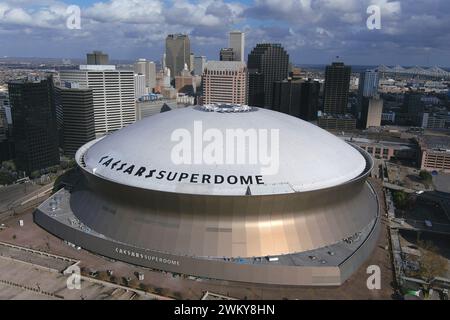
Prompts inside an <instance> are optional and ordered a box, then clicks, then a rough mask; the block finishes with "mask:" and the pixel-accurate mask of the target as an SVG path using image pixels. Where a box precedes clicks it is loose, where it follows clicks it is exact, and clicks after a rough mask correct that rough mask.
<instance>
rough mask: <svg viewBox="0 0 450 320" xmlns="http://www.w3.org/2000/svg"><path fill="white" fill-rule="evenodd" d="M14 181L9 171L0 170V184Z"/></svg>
mask: <svg viewBox="0 0 450 320" xmlns="http://www.w3.org/2000/svg"><path fill="white" fill-rule="evenodd" d="M13 182H14V177H13V176H12V175H11V173H9V172H5V171H0V185H5V184H11V183H13Z"/></svg>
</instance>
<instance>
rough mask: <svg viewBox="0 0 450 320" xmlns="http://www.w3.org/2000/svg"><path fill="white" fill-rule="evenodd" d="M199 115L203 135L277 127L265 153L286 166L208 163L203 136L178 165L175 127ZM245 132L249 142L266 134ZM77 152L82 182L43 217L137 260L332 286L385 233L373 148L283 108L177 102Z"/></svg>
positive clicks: (235, 277)
mask: <svg viewBox="0 0 450 320" xmlns="http://www.w3.org/2000/svg"><path fill="white" fill-rule="evenodd" d="M199 123H201V125H202V130H203V133H205V132H208V130H210V129H211V130H215V131H209V132H210V133H211V132H215V133H216V134H220V133H222V134H223V136H224V137H225V136H226V134H227V133H228V131H227V130H230V129H235V130H241V131H238V132H241V133H243V134H248V133H250V132H253V131H252V130H256V131H255V132H258V133H261V132H272V131H273V130H275V131H274V132H276V133H277V135H276V136H277V138H278V140H276V141H275V140H271V145H270V148H269V150H266V151H270V152H273V151H276V152H275V153H273V154H276V155H277V157H278V159H279V166H278V168H277V170H275V171H273V172H269V171H267V170H266V171H264V170H262V169H264V168H262V166H263V165H262V164H261V163H259V162H258V163H256V164H255V163H247V162H240V163H238V164H232V163H229V162H226V163H224V164H220V165H218V164H217V163H209V164H208V163H205V161H198V160H199V159H200V160H201V156H200V153H201V152H202V148H199V147H198V146H196V145H195V144H196V142H195V141H194V142H193V151H192V159H193V161H192V162H191V163H178V164H175V163H174V161H173V148H174V144H175V143H174V141H175V140H176V139H175V140H174V132H177V130H179V129H180V128H181V129H182V130H184V131H183V132H185V133H189V134H192V136H195V135H196V134H199V132H198V124H199ZM210 138H211V137H210ZM246 138H248V139H249V140H242V141H247V142H248V144H247V147H246V150H247V151H248V150H250V149H251V148H252V147H251V146H252V145H254V143H256V142H255V141H252V140H251V139H253V138H255V137H254V136H252V135H251V134H248V135H247V136H246ZM257 138H258V137H257ZM242 141H241V142H242ZM203 149H204V148H203ZM275 149H276V150H275ZM196 160H197V161H196ZM76 161H77V163H78V170H79V171H80V172H81V174H80V175H79V179H78V181H77V182H76V183H75V184H74V185H73V186H72V187H71V188H64V189H61V190H60V191H58V192H57V193H55V194H54V195H53V196H52V197H51V198H49V199H48V200H47V201H45V202H44V203H42V205H41V206H39V208H38V209H37V210H36V211H35V213H34V219H35V222H36V223H37V224H39V225H40V226H42V227H43V228H44V229H46V230H47V231H49V232H50V233H52V234H54V235H56V236H58V237H59V238H61V239H64V240H66V241H68V242H71V243H73V244H75V245H77V246H81V247H82V248H84V249H86V250H89V251H91V252H94V253H97V254H100V255H103V256H107V257H110V258H113V259H117V260H122V261H126V262H129V263H132V264H136V265H141V266H144V267H149V268H152V269H157V270H164V271H169V272H174V273H181V274H186V275H191V276H196V277H201V278H211V279H221V280H229V281H242V282H249V283H263V284H274V285H310V286H320V285H323V286H332V285H340V284H342V283H343V282H344V281H345V280H346V279H348V278H349V277H350V276H351V274H353V273H354V272H355V271H356V270H357V269H358V268H359V267H360V266H361V264H362V263H363V262H364V261H365V260H366V259H367V258H368V257H369V256H370V254H371V252H372V250H373V248H374V247H375V245H376V242H377V239H378V235H379V229H380V223H379V206H378V199H377V196H376V193H375V192H374V190H373V189H372V187H371V185H370V184H369V182H368V181H367V177H368V175H369V174H370V171H371V169H372V166H373V162H372V159H371V157H370V156H369V155H368V154H367V153H366V152H365V151H364V150H362V149H360V148H358V147H356V146H353V145H349V144H347V143H346V142H344V141H342V140H340V139H338V138H336V137H335V136H333V135H331V134H329V133H328V132H326V131H324V130H322V129H320V128H318V127H316V126H314V125H312V124H310V123H308V122H305V121H302V120H300V119H297V118H294V117H291V116H288V115H285V114H282V113H278V112H274V111H270V110H266V109H259V108H253V107H247V106H229V105H228V106H220V105H212V106H204V107H199V106H196V107H188V108H184V109H178V110H174V111H170V112H166V113H162V114H159V115H155V116H153V117H149V118H146V119H144V120H141V121H138V122H137V123H135V124H133V125H130V126H128V127H126V128H124V129H121V130H119V131H117V132H115V133H113V134H111V135H108V136H106V137H103V138H100V139H97V140H94V141H92V142H89V143H88V144H86V145H84V146H83V147H82V148H80V150H79V151H78V152H77V155H76ZM266 164H267V162H266ZM264 172H266V174H265V173H264ZM267 172H269V173H267Z"/></svg>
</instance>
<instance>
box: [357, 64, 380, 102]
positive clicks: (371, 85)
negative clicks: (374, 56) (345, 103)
mask: <svg viewBox="0 0 450 320" xmlns="http://www.w3.org/2000/svg"><path fill="white" fill-rule="evenodd" d="M378 81H379V77H378V70H366V71H365V72H361V73H360V76H359V87H358V91H359V97H360V99H361V101H362V97H369V98H370V97H374V96H375V95H376V94H377V93H378Z"/></svg>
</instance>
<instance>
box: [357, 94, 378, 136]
mask: <svg viewBox="0 0 450 320" xmlns="http://www.w3.org/2000/svg"><path fill="white" fill-rule="evenodd" d="M362 99H363V100H362V112H361V127H362V129H367V128H370V127H379V126H380V125H381V114H382V113H383V100H382V99H380V97H379V96H378V95H374V96H373V97H363V98H362Z"/></svg>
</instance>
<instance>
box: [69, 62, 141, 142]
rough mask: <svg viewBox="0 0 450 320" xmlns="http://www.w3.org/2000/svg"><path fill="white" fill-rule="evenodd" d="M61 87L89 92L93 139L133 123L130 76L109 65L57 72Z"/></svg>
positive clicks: (132, 92)
mask: <svg viewBox="0 0 450 320" xmlns="http://www.w3.org/2000/svg"><path fill="white" fill-rule="evenodd" d="M60 76H61V84H62V85H63V86H64V83H65V82H71V83H77V84H78V85H79V88H81V89H82V88H91V89H92V93H93V98H94V122H95V135H96V136H97V137H100V136H102V135H104V134H105V133H107V132H111V131H115V130H118V129H120V128H123V127H126V126H127V125H129V124H131V123H133V122H135V121H136V108H135V103H136V102H135V90H134V72H133V71H132V70H130V71H128V70H127V71H126V70H116V67H115V66H113V65H82V66H80V70H65V71H61V74H60Z"/></svg>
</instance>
